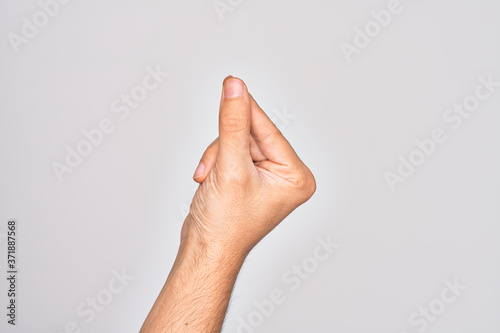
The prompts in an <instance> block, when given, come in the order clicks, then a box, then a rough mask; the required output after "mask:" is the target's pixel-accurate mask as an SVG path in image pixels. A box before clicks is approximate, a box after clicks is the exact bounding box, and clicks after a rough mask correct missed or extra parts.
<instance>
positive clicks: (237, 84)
mask: <svg viewBox="0 0 500 333" xmlns="http://www.w3.org/2000/svg"><path fill="white" fill-rule="evenodd" d="M250 124H251V121H250V95H249V94H248V91H247V87H246V86H245V84H244V83H243V81H241V80H240V79H238V78H235V77H232V76H229V77H227V78H226V79H225V80H224V83H223V89H222V98H221V103H220V109H219V143H220V146H219V155H218V158H217V160H218V162H219V163H220V164H221V166H222V167H224V166H226V167H231V166H233V167H234V166H235V165H241V163H244V162H247V160H250Z"/></svg>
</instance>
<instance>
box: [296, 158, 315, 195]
mask: <svg viewBox="0 0 500 333" xmlns="http://www.w3.org/2000/svg"><path fill="white" fill-rule="evenodd" d="M297 187H298V189H299V191H300V192H301V193H302V195H303V197H304V198H305V199H306V200H308V199H309V198H310V197H312V196H313V194H314V193H315V192H316V179H315V178H314V175H313V174H312V172H311V171H310V170H309V169H308V168H307V167H305V166H304V169H303V170H301V171H300V172H299V175H298V177H297Z"/></svg>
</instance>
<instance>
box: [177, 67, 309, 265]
mask: <svg viewBox="0 0 500 333" xmlns="http://www.w3.org/2000/svg"><path fill="white" fill-rule="evenodd" d="M194 180H195V181H197V182H198V183H200V186H199V188H198V190H197V191H196V194H195V196H194V198H193V202H192V204H191V207H190V214H189V216H188V218H187V219H186V222H185V225H184V227H183V235H182V236H183V239H184V238H185V237H190V238H191V237H192V238H193V241H194V242H201V243H202V245H203V246H206V247H208V248H209V249H211V248H213V249H214V250H216V251H224V252H225V253H227V255H235V254H236V255H245V254H246V253H248V252H249V251H250V250H251V249H252V247H253V246H254V245H255V244H257V243H258V242H259V241H260V240H261V239H262V238H263V237H264V236H265V235H266V234H268V233H269V232H270V231H271V230H272V229H273V228H274V227H276V226H277V225H278V224H279V223H280V222H281V221H282V220H283V219H284V218H285V217H286V216H287V215H288V214H290V212H292V211H293V210H294V209H295V208H296V207H297V206H299V205H300V204H302V203H304V202H305V201H307V200H308V199H309V198H310V197H311V196H312V195H313V193H314V191H315V189H316V183H315V180H314V177H313V175H312V173H311V171H309V169H308V168H307V167H306V166H305V165H304V163H303V162H302V161H301V160H300V159H299V157H298V156H297V154H296V153H295V151H294V150H293V148H292V147H291V146H290V144H289V143H288V141H287V140H286V139H285V137H283V135H282V134H281V132H280V131H279V130H278V128H276V126H275V125H274V123H273V122H272V121H271V120H270V119H269V118H268V117H267V115H266V114H265V113H264V112H263V111H262V109H261V108H260V107H259V106H258V105H257V103H256V102H255V101H254V99H253V98H252V96H251V95H250V94H249V93H248V91H247V88H246V86H245V84H244V83H243V82H242V81H241V80H240V79H237V78H233V77H228V78H226V79H225V80H224V84H223V92H222V98H221V104H220V113H219V137H218V138H217V139H216V140H215V141H214V142H213V143H212V144H211V145H210V146H209V147H208V148H207V150H206V151H205V153H204V154H203V157H202V158H201V161H200V164H199V166H198V168H197V170H196V172H195V175H194Z"/></svg>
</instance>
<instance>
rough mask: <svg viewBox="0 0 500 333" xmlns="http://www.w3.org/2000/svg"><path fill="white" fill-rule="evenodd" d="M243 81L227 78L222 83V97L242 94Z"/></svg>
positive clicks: (233, 96)
mask: <svg viewBox="0 0 500 333" xmlns="http://www.w3.org/2000/svg"><path fill="white" fill-rule="evenodd" d="M244 89H245V88H244V87H243V82H241V81H240V80H238V79H233V78H231V79H229V80H227V81H226V83H225V84H224V98H235V97H241V96H243V91H244Z"/></svg>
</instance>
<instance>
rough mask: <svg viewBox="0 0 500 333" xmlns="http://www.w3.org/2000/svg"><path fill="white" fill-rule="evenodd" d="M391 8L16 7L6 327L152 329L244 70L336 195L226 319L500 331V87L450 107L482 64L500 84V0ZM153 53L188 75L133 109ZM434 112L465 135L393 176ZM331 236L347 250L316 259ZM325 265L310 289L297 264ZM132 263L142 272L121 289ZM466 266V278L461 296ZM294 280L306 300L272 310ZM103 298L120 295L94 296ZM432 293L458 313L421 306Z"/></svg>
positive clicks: (4, 47)
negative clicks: (70, 157)
mask: <svg viewBox="0 0 500 333" xmlns="http://www.w3.org/2000/svg"><path fill="white" fill-rule="evenodd" d="M42 2H43V3H49V2H50V1H48V0H42ZM61 2H62V1H61ZM389 3H390V1H367V0H363V1H347V0H343V1H340V0H335V1H325V0H324V1H320V0H316V1H307V2H306V1H290V0H287V1H285V0H279V1H237V0H232V1H229V0H223V1H219V2H213V0H203V1H201V0H198V1H147V0H146V1H123V0H121V1H118V0H113V1H105V2H101V1H77V0H72V1H70V2H69V3H67V4H60V8H59V10H58V12H57V13H55V14H54V15H53V17H49V19H48V21H47V22H44V17H43V14H39V12H40V11H41V10H42V9H41V7H40V6H41V5H40V4H39V3H38V1H37V0H29V1H26V0H24V1H15V2H12V1H4V0H3V1H0V35H1V36H2V39H1V42H0V43H1V47H0V59H1V60H0V73H1V74H0V154H1V162H0V171H1V172H0V221H1V224H0V246H1V253H2V254H1V255H0V257H1V258H5V256H6V254H5V251H6V243H5V241H6V240H5V237H4V236H5V232H6V223H7V219H9V218H16V219H17V220H18V222H19V229H20V230H19V245H18V246H19V255H18V257H19V259H18V260H19V263H18V265H19V272H20V273H19V284H18V290H19V294H18V317H17V325H16V327H11V325H8V324H7V323H6V321H7V317H6V316H5V314H4V313H3V312H4V311H5V312H6V310H2V313H0V315H1V316H0V318H3V319H2V320H1V323H0V327H1V331H2V332H51V333H59V332H98V333H100V332H137V331H138V329H139V327H140V326H141V324H142V322H143V320H144V318H145V317H146V315H147V313H148V311H149V309H150V307H151V305H152V303H153V302H154V300H155V298H156V296H157V294H158V292H159V290H160V288H161V287H162V285H163V283H164V281H165V279H166V277H167V274H168V272H169V270H170V268H171V265H172V263H173V260H174V258H175V255H176V251H177V246H178V240H179V232H180V227H181V224H182V222H183V214H184V213H185V207H186V206H187V205H188V204H189V203H190V199H191V197H192V194H193V191H194V190H195V188H196V184H195V183H194V182H193V181H192V179H191V177H192V174H193V172H194V170H195V168H196V165H197V163H198V160H199V158H200V157H201V154H202V152H203V151H204V149H205V148H206V146H207V145H208V144H209V143H210V142H211V141H212V140H213V139H214V138H215V137H216V136H217V113H218V103H219V97H220V91H221V83H222V80H223V79H224V77H225V76H226V75H234V76H238V77H241V78H242V79H244V80H245V82H246V83H247V85H248V87H249V90H250V92H251V93H252V94H253V95H254V97H255V98H256V100H257V101H258V102H259V103H260V104H261V106H262V107H263V108H264V109H265V110H266V111H267V112H268V113H269V114H270V115H271V116H272V117H273V119H274V120H275V122H276V123H277V124H278V125H279V126H280V127H281V128H282V130H283V133H284V134H285V135H286V136H287V138H288V139H289V141H290V142H291V143H292V144H293V146H294V147H295V149H296V151H297V152H298V154H299V155H300V156H301V158H302V159H303V160H304V161H305V162H306V164H307V165H309V166H310V168H311V170H312V171H313V172H314V174H315V176H316V179H317V184H318V190H317V192H316V194H315V196H314V197H313V198H312V199H311V201H310V202H308V203H307V204H305V205H304V206H302V207H300V208H299V209H297V210H296V211H295V212H294V213H293V214H292V215H291V216H289V217H288V218H287V219H286V220H285V221H284V222H283V223H282V224H281V225H280V226H279V227H278V228H277V229H276V230H274V231H273V232H272V233H271V234H270V235H269V236H268V237H267V238H266V239H265V241H263V242H262V243H261V244H260V245H259V246H258V247H257V248H256V249H255V250H254V251H253V253H252V254H251V256H250V257H249V259H248V260H247V262H246V264H245V266H244V268H243V270H242V273H241V274H240V276H239V279H238V282H237V286H236V288H235V290H234V297H233V300H232V302H231V305H230V310H229V313H228V316H227V320H226V323H225V328H224V332H236V331H237V327H238V325H239V323H240V322H241V321H240V318H241V319H242V320H245V321H247V322H248V320H250V323H251V324H252V325H253V326H252V327H250V328H251V329H250V330H249V329H248V327H247V328H246V331H254V332H343V333H358V332H359V333H361V332H371V333H390V332H393V333H400V332H408V333H413V332H417V331H418V329H420V330H421V331H426V332H454V333H459V332H460V333H462V332H463V333H466V332H484V333H494V332H499V331H500V320H499V319H498V313H499V312H500V285H499V284H498V281H500V266H499V259H500V242H499V232H500V225H499V223H500V209H499V199H500V176H499V174H498V170H500V156H499V148H500V134H499V133H500V132H499V131H498V129H499V125H500V114H499V107H500V88H498V87H497V88H496V89H498V91H496V92H495V93H492V94H491V96H489V98H487V99H486V100H484V101H481V103H480V105H479V106H478V108H477V110H475V111H474V112H472V113H471V116H470V117H468V118H467V119H464V120H463V123H462V124H461V126H460V128H458V129H453V128H452V126H451V125H453V124H454V123H450V122H446V121H445V120H444V119H443V115H444V114H445V113H446V112H447V109H449V108H450V107H452V106H453V105H454V104H455V103H458V104H459V103H462V102H463V101H464V99H465V98H466V97H467V96H470V95H472V94H474V92H475V88H476V86H477V85H478V84H479V82H480V81H479V80H478V77H479V76H483V77H485V78H487V77H488V76H489V75H493V78H494V79H495V80H496V81H500V62H499V59H500V3H499V2H498V1H495V0H483V1H477V0H475V1H472V0H470V1H452V0H446V1H438V2H436V1H428V0H419V1H409V0H401V2H400V6H401V8H399V12H398V14H394V15H393V16H392V20H391V22H390V23H389V24H386V25H387V26H386V27H383V28H382V29H381V31H380V32H378V31H377V27H376V25H373V24H372V25H370V22H372V21H373V20H374V18H373V16H372V15H371V12H372V11H373V10H375V11H376V12H379V11H380V10H383V9H387V7H388V5H391V6H392V5H394V3H392V4H389ZM224 4H226V5H225V6H224ZM214 5H216V6H218V7H217V8H219V13H218V12H217V9H216V7H214ZM53 10H55V9H53ZM221 10H222V12H221ZM34 15H35V16H36V18H37V19H38V20H40V21H38V24H39V25H40V26H41V27H40V28H36V29H37V30H38V32H33V31H31V34H32V35H33V36H31V35H29V32H30V31H29V28H23V26H24V25H26V24H27V23H26V21H23V17H26V19H27V20H28V21H32V20H33V16H34ZM37 15H38V16H37ZM47 17H48V16H47ZM366 24H368V27H371V28H372V29H375V30H372V31H371V32H370V33H371V34H372V35H373V36H374V37H373V38H370V39H371V41H370V43H369V45H367V46H365V45H362V46H363V47H359V48H358V50H357V53H355V54H353V55H352V57H351V58H350V60H351V61H350V62H349V61H348V59H347V58H346V57H345V55H344V53H343V52H342V49H341V46H342V45H344V47H345V45H346V44H342V43H349V44H351V45H355V37H356V35H357V34H359V33H357V32H356V31H357V30H356V27H358V28H360V29H364V28H365V25H366ZM23 29H24V33H25V34H26V33H28V36H29V37H30V38H26V39H22V38H25V36H24V37H23V35H22V34H23ZM26 29H27V30H26ZM14 34H15V35H14ZM14 36H17V37H14ZM20 38H21V39H20ZM365 39H366V38H365ZM13 41H15V42H13ZM20 41H22V42H20ZM363 41H364V42H365V43H366V44H368V42H367V41H366V40H363V38H362V37H359V36H358V40H357V42H358V45H360V44H359V43H361V42H363ZM16 43H17V44H16ZM361 44H363V43H361ZM16 50H17V51H18V52H16ZM351 50H352V48H351ZM148 67H149V68H150V70H152V69H155V68H156V67H158V68H159V69H160V71H163V72H168V73H169V75H168V77H166V78H163V77H162V78H160V80H159V81H160V82H159V83H158V84H157V85H155V88H154V89H152V90H151V91H149V92H148V93H147V96H146V97H145V98H144V100H142V101H140V103H137V104H138V105H137V106H135V105H134V107H135V109H130V111H131V112H130V114H128V116H127V117H123V116H124V113H123V112H125V111H124V109H123V108H122V109H121V110H122V111H120V112H119V113H115V112H113V108H112V104H113V103H117V104H115V107H118V105H119V106H122V107H123V106H124V104H123V102H121V101H120V98H121V95H122V94H130V93H131V91H132V90H133V89H135V90H136V91H135V93H136V94H140V93H141V92H143V90H141V89H140V88H137V86H138V85H141V84H142V82H143V78H144V77H145V76H146V75H147V74H148V70H147V69H146V68H148ZM148 83H149V84H150V85H151V84H153V83H154V82H153V81H148ZM483 92H484V91H483ZM136 96H138V95H136ZM116 100H118V102H115V101H116ZM120 103H121V104H120ZM115 111H116V110H115ZM120 116H122V117H123V118H124V119H121V118H120ZM455 116H456V115H455ZM106 118H107V119H109V120H110V121H111V126H112V127H113V132H112V133H107V134H104V135H103V139H102V142H100V143H99V144H98V145H97V146H95V147H93V148H92V152H91V153H90V154H89V155H88V156H85V157H83V158H82V160H81V161H80V163H79V165H78V166H76V167H75V168H72V173H65V174H64V175H63V176H62V182H60V181H59V180H58V178H57V176H56V174H55V173H54V170H53V163H54V162H58V163H65V158H66V155H67V146H69V147H71V148H73V149H75V147H76V146H77V144H78V143H79V142H80V141H81V140H84V139H85V136H84V135H83V134H82V131H83V130H88V131H90V130H92V129H94V128H97V127H98V126H99V124H100V122H101V121H102V120H103V119H106ZM109 125H110V123H108V126H109ZM435 128H442V129H443V131H444V132H445V135H446V136H447V140H446V141H445V142H444V143H442V144H439V145H437V148H436V150H435V151H434V152H433V153H432V154H431V156H429V157H427V158H426V159H425V161H424V163H423V164H422V165H421V166H418V167H417V168H415V170H414V171H413V173H412V174H411V175H409V176H408V177H407V178H406V181H405V182H404V183H398V184H397V185H396V188H395V191H391V189H390V187H389V186H388V183H387V182H386V180H385V178H384V174H385V173H386V172H394V173H395V172H397V168H398V164H399V160H398V158H399V156H400V155H401V156H402V157H404V158H408V157H409V155H410V154H412V153H413V152H414V151H415V150H416V148H417V146H416V144H415V143H414V141H415V140H416V139H419V140H423V139H426V138H429V137H431V135H432V131H433V129H435ZM87 148H88V147H87ZM416 154H417V155H418V153H416ZM417 155H415V156H414V157H418V156H417ZM409 173H410V172H409ZM2 236H3V237H2ZM328 236H330V237H331V239H332V240H333V241H334V242H336V243H338V244H339V245H340V246H339V247H338V248H337V249H335V251H334V252H333V253H332V254H331V255H330V256H329V257H328V260H326V261H324V262H320V263H318V265H317V267H316V266H314V263H313V261H311V260H309V259H310V258H311V256H312V255H313V254H314V251H315V248H316V247H317V246H318V241H317V238H318V237H320V238H322V239H326V238H327V237H328ZM307 258H309V259H307ZM304 259H306V262H308V264H307V265H309V266H308V268H307V269H309V270H310V271H311V272H310V273H309V274H308V277H307V278H305V275H302V276H303V277H304V278H300V279H299V282H300V287H299V288H296V290H292V289H293V288H292V286H293V285H294V284H292V283H289V282H287V280H286V278H285V279H284V278H283V277H284V276H288V277H290V276H291V275H290V274H292V275H293V273H291V271H290V270H291V269H292V268H293V266H294V265H295V266H298V267H300V266H302V264H303V260H304ZM5 264H6V263H5V260H4V259H3V260H0V267H1V269H2V271H5V269H6V267H5ZM311 265H312V266H311ZM122 270H125V272H126V274H127V275H128V276H131V277H133V279H131V280H130V281H125V282H124V283H123V286H122V287H123V288H122V287H120V288H118V287H119V286H120V285H121V284H120V282H119V280H116V281H115V278H114V274H117V273H120V272H122ZM113 272H115V273H113ZM455 279H457V281H458V282H459V283H460V284H461V285H464V286H466V287H467V288H466V290H465V291H463V292H461V293H460V295H459V296H458V297H456V298H455V300H454V301H453V302H450V304H447V303H444V302H442V301H440V300H439V299H440V298H441V292H442V290H443V289H445V288H446V283H445V281H446V280H448V281H450V282H453V281H454V280H455ZM0 281H2V282H0V288H1V289H0V295H2V296H1V297H0V300H1V301H0V303H1V304H4V305H6V304H7V295H6V288H7V284H6V281H5V279H1V280H0ZM295 281H296V280H295ZM296 282H297V281H296ZM110 283H111V287H110ZM110 289H112V290H113V293H111V292H110V291H109V290H110ZM275 289H278V290H281V291H282V292H283V294H284V297H286V300H285V301H284V302H283V304H278V305H276V306H275V308H274V310H273V311H272V314H270V313H267V316H266V315H259V314H258V313H257V311H259V310H258V308H257V307H256V305H255V302H256V301H257V302H263V301H264V300H266V299H269V297H270V294H271V292H272V291H273V290H275ZM117 290H120V291H119V292H116V291H117ZM115 292H116V293H115ZM110 295H111V297H112V299H109V296H110ZM450 295H451V294H449V295H448V296H450ZM92 298H97V299H99V300H100V301H99V300H98V301H97V302H103V303H106V304H104V305H102V304H101V305H100V304H99V303H97V308H96V309H99V311H97V310H91V309H92V308H91V307H90V305H89V303H88V302H92V301H91V299H92ZM108 303H109V304H108ZM264 303H265V302H264ZM443 304H444V308H441V307H442V305H443ZM429 306H431V307H433V310H432V311H434V312H436V313H438V315H435V316H434V315H432V312H431V314H430V315H432V318H433V319H432V320H430V319H422V318H425V317H423V315H421V314H419V311H421V309H420V308H421V307H422V308H424V310H425V308H427V307H429ZM2 308H4V309H5V307H4V306H3V305H2ZM78 309H79V312H77V311H78ZM82 312H83V313H85V314H82ZM264 312H270V310H269V309H267V310H266V311H264ZM415 312H417V315H415ZM92 313H93V315H92ZM256 313H257V314H256ZM411 316H413V319H414V321H413V322H411V321H410V317H411ZM249 317H250V318H249ZM415 320H419V322H418V324H417V323H415ZM422 320H423V321H422ZM424 324H425V325H424ZM249 325H250V324H249ZM424 327H425V329H424ZM240 331H241V332H246V331H245V329H243V328H241V329H240Z"/></svg>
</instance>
